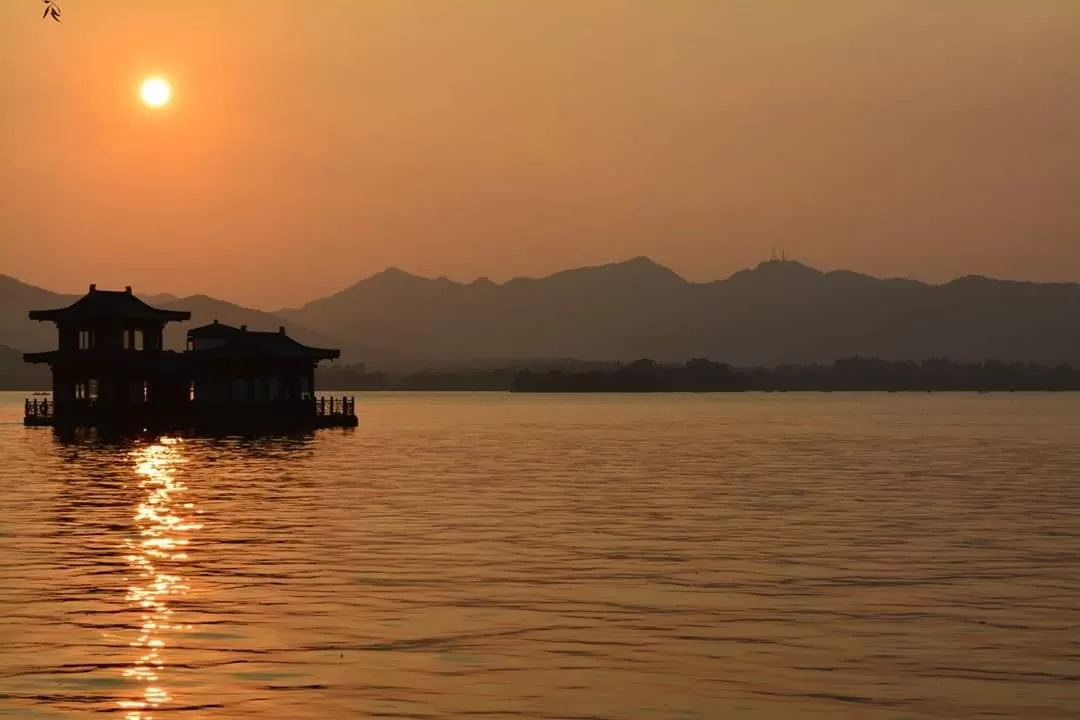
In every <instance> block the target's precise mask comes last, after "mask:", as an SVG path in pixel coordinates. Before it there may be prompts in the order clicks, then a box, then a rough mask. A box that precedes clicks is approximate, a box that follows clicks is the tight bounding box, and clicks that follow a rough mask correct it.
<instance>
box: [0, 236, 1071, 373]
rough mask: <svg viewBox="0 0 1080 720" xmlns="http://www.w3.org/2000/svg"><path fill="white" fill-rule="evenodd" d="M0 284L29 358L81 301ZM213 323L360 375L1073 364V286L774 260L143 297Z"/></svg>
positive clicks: (11, 329)
mask: <svg viewBox="0 0 1080 720" xmlns="http://www.w3.org/2000/svg"><path fill="white" fill-rule="evenodd" d="M75 299H76V297H75V296H64V295H58V294H55V293H50V292H49V291H46V290H42V289H40V288H34V287H31V286H28V285H25V284H23V283H20V282H18V281H16V280H14V279H12V278H7V277H4V276H0V308H3V311H2V312H0V343H3V344H6V345H8V346H11V347H15V348H19V349H20V350H38V349H44V348H47V347H50V346H51V345H52V343H53V342H54V331H53V329H52V327H51V326H47V325H42V324H40V323H33V322H31V321H29V320H28V319H27V318H26V312H27V311H28V310H30V309H31V308H47V307H56V306H62V305H66V304H68V303H70V302H71V301H73V300H75ZM144 299H147V300H148V301H151V302H156V303H157V304H159V305H160V306H162V307H166V308H173V309H185V310H191V311H192V313H193V319H192V323H190V324H188V325H186V326H185V327H179V328H176V329H175V330H174V331H173V335H171V336H170V337H168V338H167V342H169V344H170V346H174V347H179V345H180V339H181V338H182V334H183V332H184V330H185V329H186V327H193V326H195V325H197V324H202V323H205V322H210V321H211V320H212V319H213V318H215V317H216V318H218V319H219V320H221V321H222V322H227V323H230V324H234V325H238V324H247V325H249V326H251V327H253V328H254V327H258V328H265V329H273V328H276V327H278V326H279V325H285V326H286V327H287V328H288V330H289V332H290V334H292V335H293V336H294V337H296V338H297V339H299V340H300V341H301V342H306V343H311V344H316V345H324V346H326V345H329V346H332V347H340V348H342V351H343V356H344V358H345V361H346V362H360V361H362V362H365V363H366V364H367V366H368V367H369V368H376V367H384V368H391V367H393V368H400V367H405V366H409V367H422V366H429V367H454V366H456V367H462V366H470V365H471V366H477V367H480V366H486V367H490V366H493V365H495V364H497V363H501V362H507V363H509V362H518V363H521V362H522V361H528V360H530V359H535V358H577V359H582V360H597V361H603V360H629V359H634V358H642V357H647V358H653V359H655V360H657V361H662V362H667V361H680V360H687V359H690V358H700V357H707V358H711V359H714V360H718V361H722V362H727V363H732V364H735V365H740V366H753V365H767V366H773V365H779V364H785V363H815V362H824V363H830V362H832V361H834V360H836V359H838V358H845V357H853V356H863V357H878V358H883V359H888V360H917V361H918V360H923V359H926V358H932V357H947V358H950V359H953V360H956V361H960V362H973V361H979V360H984V359H988V358H990V359H995V360H1001V361H1006V362H1011V361H1025V362H1037V363H1042V364H1047V365H1053V364H1056V363H1065V362H1067V363H1072V364H1074V365H1078V364H1080V285H1077V284H1075V283H1054V284H1049V283H1033V282H1018V281H1008V280H994V279H989V278H983V277H964V278H959V279H957V280H953V281H951V282H948V283H944V284H941V285H931V284H927V283H923V282H917V281H913V280H899V279H888V280H882V279H877V278H873V277H870V276H867V275H862V274H859V273H854V272H848V271H834V272H820V271H818V270H815V269H813V268H810V267H807V266H806V265H803V264H800V263H798V262H792V261H769V262H764V263H762V264H760V265H758V266H757V267H756V268H753V269H749V270H743V271H741V272H738V273H735V274H734V275H732V276H731V277H729V278H727V279H726V280H719V281H715V282H707V283H692V282H688V281H686V280H685V279H683V278H682V277H680V276H679V275H677V274H676V273H674V272H672V271H671V270H670V269H668V268H665V267H663V266H661V265H658V264H657V263H655V262H653V261H651V260H649V259H648V258H644V257H641V258H635V259H633V260H629V261H626V262H620V263H613V264H609V265H602V266H597V267H585V268H578V269H574V270H567V271H564V272H559V273H555V274H554V275H551V276H548V277H545V278H517V279H514V280H510V281H508V282H505V283H501V284H497V283H494V282H491V281H490V280H486V279H479V280H476V281H474V282H472V283H458V282H454V281H451V280H448V279H446V278H437V279H429V278H423V277H419V276H416V275H411V274H409V273H407V272H404V271H401V270H398V269H395V268H391V269H388V270H385V271H383V272H380V273H378V274H376V275H373V276H372V277H369V278H367V279H365V280H361V281H360V282H358V283H356V284H355V285H352V286H351V287H349V288H347V289H345V290H342V291H341V292H339V293H337V294H335V295H332V296H330V297H326V298H322V299H319V300H315V301H313V302H310V303H308V304H307V305H304V306H303V307H300V308H296V309H289V310H280V311H278V312H275V313H264V312H260V311H257V310H251V309H248V308H243V307H240V306H237V305H233V304H230V303H225V302H223V301H220V300H215V299H213V298H209V297H206V296H194V297H189V298H179V299H177V298H173V297H172V296H161V297H155V296H144Z"/></svg>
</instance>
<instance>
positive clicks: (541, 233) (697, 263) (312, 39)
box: [0, 0, 1080, 308]
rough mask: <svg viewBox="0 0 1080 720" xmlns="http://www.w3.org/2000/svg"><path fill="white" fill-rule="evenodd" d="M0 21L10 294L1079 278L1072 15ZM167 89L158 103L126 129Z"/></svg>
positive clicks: (638, 7)
mask: <svg viewBox="0 0 1080 720" xmlns="http://www.w3.org/2000/svg"><path fill="white" fill-rule="evenodd" d="M61 4H62V6H63V9H64V22H63V24H62V25H56V24H53V23H51V22H46V21H42V20H40V19H39V18H40V14H41V6H40V3H38V2H36V1H34V0H0V273H6V274H9V275H13V276H16V277H18V278H20V279H23V280H25V281H27V282H31V283H34V284H39V285H44V286H47V287H49V288H53V289H57V290H68V291H76V290H82V289H84V288H85V286H86V284H87V283H89V282H97V283H98V284H100V285H103V286H114V287H122V286H123V285H127V284H131V285H134V286H135V287H136V290H141V291H144V292H165V291H167V292H174V293H177V294H189V293H195V292H205V293H209V294H211V295H215V296H218V297H224V298H227V299H230V300H234V301H237V302H242V303H246V304H253V305H257V306H261V307H267V308H274V307H277V306H281V305H290V304H294V303H298V302H301V301H304V300H307V299H311V298H313V297H315V296H319V295H325V294H328V293H329V292H331V291H336V290H339V289H341V288H343V287H345V286H347V285H349V284H351V283H352V282H354V281H356V280H358V279H360V278H361V277H364V276H367V275H370V274H372V273H373V272H376V271H378V270H381V269H383V268H385V267H386V266H389V265H395V266H398V267H401V268H403V269H406V270H409V271H412V272H416V273H420V274H425V275H432V276H437V275H447V276H449V277H451V278H455V279H462V280H471V279H472V278H474V277H476V276H478V275H486V276H489V277H491V278H493V279H495V280H502V279H505V278H508V277H511V276H514V275H523V274H524V275H539V274H546V273H548V272H551V271H554V270H558V269H562V268H566V267H572V266H576V265H582V264H593V263H601V262H608V261H613V260H619V259H624V258H629V257H632V256H635V255H649V256H651V257H653V258H654V259H656V260H657V261H659V262H662V263H664V264H666V265H668V266H670V267H672V268H673V269H675V270H676V271H678V272H680V273H681V274H683V275H684V276H686V277H688V278H691V279H712V278H717V277H725V276H727V275H728V274H730V273H731V272H733V271H735V270H738V269H740V268H742V267H745V266H747V265H752V264H755V263H756V262H758V261H759V260H761V259H764V258H765V257H767V256H768V255H769V251H770V248H771V246H772V245H773V244H777V245H780V244H784V245H786V246H787V248H788V249H789V251H790V252H791V254H792V255H793V256H794V257H795V258H797V259H800V260H803V261H805V262H807V263H809V264H812V265H815V266H817V267H821V268H822V269H830V268H838V267H846V268H851V269H856V270H861V271H865V272H870V273H873V274H878V275H889V276H892V275H903V276H912V277H918V278H924V279H929V280H942V279H948V278H950V277H953V276H957V275H963V274H969V273H979V274H986V275H995V276H1006V277H1019V278H1029V279H1039V280H1051V279H1058V280H1080V0H846V1H845V0H815V1H813V2H810V1H808V0H730V1H727V0H394V1H391V0H318V1H315V0H185V1H183V2H181V1H180V0H176V1H175V2H172V1H167V0H153V1H151V0H64V1H63V2H62V3H61ZM155 73H157V74H161V75H163V76H165V77H167V78H168V79H169V80H170V81H171V82H172V84H173V92H174V102H173V104H172V105H171V106H169V107H168V108H167V109H165V110H158V111H152V110H149V109H147V108H145V107H143V106H141V105H140V104H139V102H138V98H137V87H138V84H139V82H140V80H141V79H142V78H143V77H145V76H147V75H150V74H155Z"/></svg>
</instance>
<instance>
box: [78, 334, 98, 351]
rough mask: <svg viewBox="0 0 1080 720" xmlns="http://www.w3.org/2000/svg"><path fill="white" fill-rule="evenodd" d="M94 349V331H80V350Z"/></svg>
mask: <svg viewBox="0 0 1080 720" xmlns="http://www.w3.org/2000/svg"><path fill="white" fill-rule="evenodd" d="M93 347H94V331H93V330H80V331H79V349H80V350H90V349H91V348H93Z"/></svg>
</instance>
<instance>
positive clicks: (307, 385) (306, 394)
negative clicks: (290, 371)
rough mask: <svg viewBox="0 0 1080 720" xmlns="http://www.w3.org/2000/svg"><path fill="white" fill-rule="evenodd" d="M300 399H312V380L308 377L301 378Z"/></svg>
mask: <svg viewBox="0 0 1080 720" xmlns="http://www.w3.org/2000/svg"><path fill="white" fill-rule="evenodd" d="M300 399H301V400H310V399H311V381H310V380H309V379H308V378H306V377H304V378H300Z"/></svg>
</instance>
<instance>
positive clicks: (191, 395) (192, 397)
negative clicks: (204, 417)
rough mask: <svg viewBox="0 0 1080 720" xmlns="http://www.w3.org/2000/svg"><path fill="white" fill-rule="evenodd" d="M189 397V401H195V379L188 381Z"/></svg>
mask: <svg viewBox="0 0 1080 720" xmlns="http://www.w3.org/2000/svg"><path fill="white" fill-rule="evenodd" d="M187 399H188V402H195V381H194V380H189V381H188V388H187Z"/></svg>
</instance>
